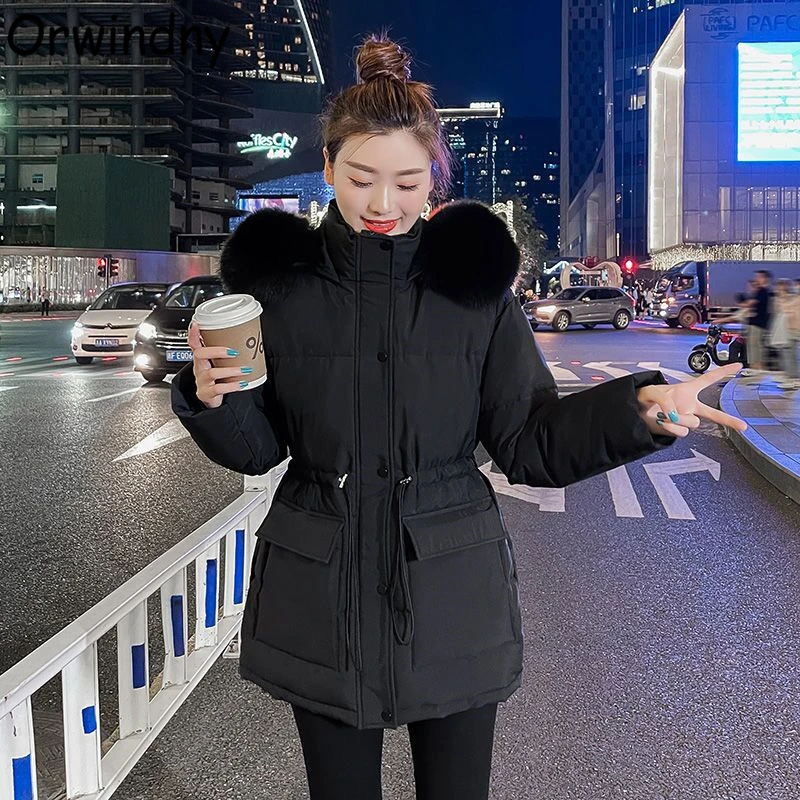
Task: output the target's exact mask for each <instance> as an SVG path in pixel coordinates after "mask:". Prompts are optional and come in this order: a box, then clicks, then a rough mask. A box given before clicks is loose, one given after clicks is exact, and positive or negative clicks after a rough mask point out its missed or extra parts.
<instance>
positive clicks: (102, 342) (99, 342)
mask: <svg viewBox="0 0 800 800" xmlns="http://www.w3.org/2000/svg"><path fill="white" fill-rule="evenodd" d="M94 343H95V345H96V346H97V347H119V339H95V340H94Z"/></svg>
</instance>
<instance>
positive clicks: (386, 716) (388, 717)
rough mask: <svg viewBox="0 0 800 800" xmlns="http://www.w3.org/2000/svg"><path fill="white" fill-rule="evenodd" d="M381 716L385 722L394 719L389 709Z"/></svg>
mask: <svg viewBox="0 0 800 800" xmlns="http://www.w3.org/2000/svg"><path fill="white" fill-rule="evenodd" d="M381 716H382V717H383V721H384V722H391V721H392V712H391V711H389V710H388V709H387V710H386V711H384V712H383V713H382V714H381Z"/></svg>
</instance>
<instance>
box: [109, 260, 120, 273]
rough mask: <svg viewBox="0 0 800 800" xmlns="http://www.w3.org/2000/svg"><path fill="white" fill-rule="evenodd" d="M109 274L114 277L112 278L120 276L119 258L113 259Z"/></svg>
mask: <svg viewBox="0 0 800 800" xmlns="http://www.w3.org/2000/svg"><path fill="white" fill-rule="evenodd" d="M109 274H110V275H112V276H116V275H119V259H118V258H112V259H111V264H110V269H109Z"/></svg>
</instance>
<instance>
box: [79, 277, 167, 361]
mask: <svg viewBox="0 0 800 800" xmlns="http://www.w3.org/2000/svg"><path fill="white" fill-rule="evenodd" d="M168 287H169V284H167V283H149V282H148V283H144V282H138V281H124V282H122V283H115V284H113V285H112V286H109V287H108V288H107V289H106V290H105V291H104V292H102V293H101V294H100V295H98V297H97V298H96V299H95V301H94V302H93V303H92V304H91V305H89V306H86V311H84V312H83V314H81V315H80V317H78V319H77V320H75V324H74V325H73V326H72V341H71V343H70V344H71V349H72V355H73V356H74V358H75V361H76V362H77V363H78V364H91V363H92V360H93V359H94V358H95V356H108V355H114V356H130V355H133V337H134V335H135V334H136V329H137V328H138V327H139V324H140V323H141V322H142V321H143V320H144V319H146V318H147V317H148V316H149V315H150V312H151V311H152V310H153V308H155V307H156V306H157V305H158V304H159V302H160V301H161V300H162V299H163V297H164V295H165V294H166V293H167V289H168Z"/></svg>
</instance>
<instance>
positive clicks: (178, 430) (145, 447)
mask: <svg viewBox="0 0 800 800" xmlns="http://www.w3.org/2000/svg"><path fill="white" fill-rule="evenodd" d="M188 435H189V431H187V430H186V428H184V427H183V425H182V424H181V421H180V420H179V419H171V420H170V421H169V422H165V423H164V424H163V425H162V426H161V427H160V428H159V429H158V430H156V431H154V432H153V433H151V434H150V435H149V436H146V437H145V438H144V439H142V441H141V442H139V443H138V444H135V445H134V446H133V447H131V448H130V449H129V450H126V451H125V452H124V453H123V454H122V455H121V456H117V457H116V458H115V459H114V461H124V460H125V459H128V458H134V457H136V456H141V455H143V454H144V453H149V452H150V451H152V450H157V449H158V448H159V447H166V446H167V445H168V444H172V443H173V442H177V441H178V440H179V439H185V438H186V437H187V436H188Z"/></svg>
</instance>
